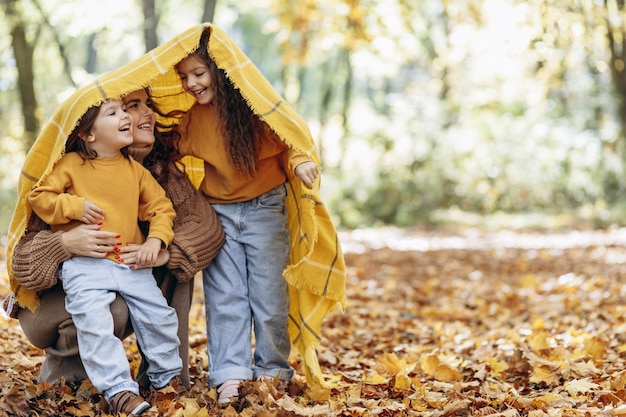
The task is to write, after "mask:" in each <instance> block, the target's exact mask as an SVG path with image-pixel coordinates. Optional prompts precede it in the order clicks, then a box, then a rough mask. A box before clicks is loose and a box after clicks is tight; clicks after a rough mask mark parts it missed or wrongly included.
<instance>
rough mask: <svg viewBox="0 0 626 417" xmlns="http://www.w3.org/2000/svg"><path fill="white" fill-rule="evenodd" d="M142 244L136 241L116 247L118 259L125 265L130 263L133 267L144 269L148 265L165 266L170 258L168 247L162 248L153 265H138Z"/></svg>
mask: <svg viewBox="0 0 626 417" xmlns="http://www.w3.org/2000/svg"><path fill="white" fill-rule="evenodd" d="M140 248H141V245H138V244H136V243H127V244H126V246H120V247H118V248H116V249H115V253H117V257H116V258H115V259H117V260H118V261H119V262H121V263H123V264H124V265H130V267H131V269H142V268H147V267H157V266H163V265H165V264H166V263H167V262H168V261H169V260H170V253H169V252H168V250H167V249H161V250H160V251H159V254H158V256H157V258H156V261H155V262H154V263H153V264H152V265H138V263H139V258H138V254H139V249H140Z"/></svg>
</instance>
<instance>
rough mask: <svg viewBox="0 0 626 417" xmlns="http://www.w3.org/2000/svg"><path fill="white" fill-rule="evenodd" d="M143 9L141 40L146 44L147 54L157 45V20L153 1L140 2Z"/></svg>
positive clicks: (144, 0) (143, 0)
mask: <svg viewBox="0 0 626 417" xmlns="http://www.w3.org/2000/svg"><path fill="white" fill-rule="evenodd" d="M141 6H142V8H143V38H144V42H145V44H146V52H149V51H151V50H153V49H154V48H156V47H157V46H158V45H159V38H158V36H157V25H158V23H159V18H158V16H157V13H156V7H155V4H154V0H142V2H141Z"/></svg>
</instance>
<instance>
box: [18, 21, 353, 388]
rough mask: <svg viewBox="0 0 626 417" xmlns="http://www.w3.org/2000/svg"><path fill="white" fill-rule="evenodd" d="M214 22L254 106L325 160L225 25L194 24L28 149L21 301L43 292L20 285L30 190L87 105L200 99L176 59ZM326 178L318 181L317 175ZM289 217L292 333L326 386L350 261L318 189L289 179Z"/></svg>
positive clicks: (215, 48) (222, 62) (166, 105)
mask: <svg viewBox="0 0 626 417" xmlns="http://www.w3.org/2000/svg"><path fill="white" fill-rule="evenodd" d="M207 27H208V28H210V30H211V37H210V42H209V53H210V55H211V56H212V57H213V58H214V59H215V61H216V63H217V64H218V66H219V67H220V68H222V69H224V70H225V71H226V73H227V74H228V76H229V78H230V79H231V80H232V81H233V82H234V84H235V85H236V86H237V87H238V88H239V89H240V90H241V92H242V94H243V96H244V98H245V99H246V100H247V101H248V104H249V105H250V107H251V108H252V109H253V110H254V112H255V113H256V114H258V115H260V116H261V117H262V118H263V119H264V120H265V121H266V122H267V123H268V124H269V125H270V127H271V128H272V129H273V130H274V131H275V132H276V133H277V134H278V135H279V136H280V137H281V139H282V140H284V141H285V143H287V144H288V145H289V146H291V147H293V148H295V149H297V150H300V151H302V152H308V153H309V155H311V157H312V158H313V159H314V160H315V161H316V162H318V164H319V157H318V154H317V152H316V150H315V146H314V141H313V138H312V136H311V133H310V131H309V129H308V127H307V125H306V123H305V122H304V121H303V120H302V119H301V118H300V117H299V116H298V114H297V113H296V112H295V111H294V110H293V109H292V108H291V107H290V106H289V105H287V104H286V103H285V102H284V100H283V99H282V98H281V97H280V96H279V95H278V93H277V92H276V91H275V90H274V89H273V88H272V86H271V85H270V83H269V82H268V81H267V79H266V78H265V77H264V76H263V75H262V74H261V72H260V71H259V70H258V69H257V67H256V66H255V65H254V64H253V63H252V62H251V61H250V60H249V58H248V57H247V56H246V55H245V54H244V53H243V52H242V51H241V50H240V49H239V47H238V46H237V45H236V44H235V43H234V42H233V41H232V40H231V39H230V38H229V37H228V35H227V34H226V33H225V32H224V31H223V30H221V29H219V28H217V27H215V26H212V25H210V24H204V25H199V26H196V27H192V28H190V29H188V30H186V31H185V32H183V33H181V34H180V35H178V36H176V37H174V38H173V39H171V40H170V41H168V42H167V43H165V44H163V45H161V46H159V47H157V48H155V49H154V50H152V51H150V52H148V53H147V54H145V55H144V56H142V57H141V58H139V59H137V60H136V61H134V62H132V63H130V64H128V65H126V66H124V67H122V68H120V69H117V70H115V71H112V72H110V73H107V74H105V75H103V76H101V77H99V78H98V79H97V80H96V81H94V82H92V83H90V84H88V85H86V86H84V87H83V88H81V89H79V90H78V91H76V92H75V93H74V94H73V95H72V96H71V97H69V98H68V99H67V100H65V101H64V102H63V103H62V104H61V105H60V106H59V107H58V109H57V110H56V112H55V113H54V115H53V116H52V117H51V119H50V120H49V121H48V122H47V123H46V124H45V126H44V127H43V129H42V131H41V133H40V135H39V136H38V137H37V140H36V141H35V143H34V145H33V146H32V148H31V149H30V151H29V153H28V155H27V156H26V161H25V163H24V166H23V169H22V172H21V175H20V178H19V183H18V201H17V205H16V207H15V211H14V213H13V217H12V219H11V224H10V229H9V235H8V241H7V269H8V273H9V279H10V284H11V288H12V290H13V292H14V294H15V300H16V302H17V303H18V304H19V305H20V306H22V307H26V308H29V309H31V310H35V309H37V307H38V301H39V300H38V297H37V294H35V293H33V292H32V291H29V290H27V289H26V288H23V287H20V286H19V285H18V283H17V282H16V280H15V278H14V276H13V271H12V268H11V264H12V258H13V253H14V249H15V245H16V244H17V242H18V241H19V239H20V238H21V237H22V236H23V234H24V232H25V227H26V223H27V220H28V217H29V216H30V214H31V208H30V206H29V205H28V201H27V198H26V197H27V194H28V192H29V191H30V190H31V188H32V187H33V186H34V185H36V184H37V183H38V181H39V180H40V179H41V178H42V177H43V176H45V175H47V173H49V172H50V170H51V169H52V167H53V165H54V164H55V162H56V161H57V160H58V159H59V158H60V157H61V156H62V154H63V151H64V144H65V140H66V138H67V137H68V135H69V134H70V132H71V131H72V129H73V128H74V126H76V124H77V122H78V120H79V119H80V117H81V116H82V115H83V113H84V112H85V110H87V109H88V108H89V107H91V106H93V105H97V104H100V103H101V102H103V101H104V100H105V99H107V98H111V99H116V98H120V97H123V96H124V95H125V94H128V93H129V92H132V91H135V90H137V89H140V88H143V87H150V88H151V91H152V94H153V100H154V101H155V102H156V103H157V105H158V106H159V107H160V108H161V109H162V110H164V112H166V113H167V112H169V111H172V110H182V111H186V110H187V109H189V107H190V106H191V105H192V104H193V102H194V99H193V98H192V97H191V96H190V95H189V94H187V93H185V92H184V91H183V90H182V87H181V82H180V79H179V77H178V75H177V73H176V71H175V70H174V65H175V64H176V63H177V62H179V61H180V60H181V59H182V58H184V57H185V56H186V55H188V54H189V53H190V52H192V51H193V50H195V49H196V48H197V46H198V42H199V39H200V35H201V33H202V31H203V30H204V28H207ZM185 164H186V170H187V173H188V174H189V176H190V178H191V179H192V181H193V182H194V183H195V184H196V185H198V183H199V181H200V180H201V179H202V177H203V172H202V164H201V163H200V161H197V160H194V159H192V158H187V159H186V160H185ZM317 184H319V181H317ZM288 188H289V197H288V202H287V207H288V222H289V227H290V232H291V249H292V250H291V262H290V265H289V266H288V267H287V269H286V270H285V272H284V276H285V277H286V279H287V281H288V283H289V288H290V296H291V299H290V323H289V333H290V336H291V340H292V342H293V344H294V345H295V346H296V347H297V348H298V350H299V352H300V353H301V355H302V357H303V362H304V365H305V366H304V368H305V375H306V377H307V381H308V382H309V383H310V384H320V385H323V386H325V385H326V382H325V381H324V378H323V375H322V372H321V370H320V367H319V364H318V360H317V355H316V352H315V348H316V346H318V345H319V343H320V340H321V336H320V330H321V326H322V321H323V319H324V318H325V317H326V316H327V315H328V314H329V313H330V312H332V311H335V310H337V309H343V308H345V306H346V298H345V265H344V259H343V254H342V251H341V246H340V244H339V240H338V238H337V233H336V231H335V227H334V225H333V223H332V221H331V218H330V216H329V213H328V212H327V210H326V207H325V206H324V205H323V203H322V201H321V199H320V195H319V189H318V188H315V189H313V190H309V189H307V188H305V187H304V186H303V185H302V182H301V181H297V180H296V179H295V178H294V177H293V174H291V176H290V178H289V186H288Z"/></svg>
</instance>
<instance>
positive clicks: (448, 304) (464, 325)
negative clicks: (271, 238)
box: [0, 229, 626, 417]
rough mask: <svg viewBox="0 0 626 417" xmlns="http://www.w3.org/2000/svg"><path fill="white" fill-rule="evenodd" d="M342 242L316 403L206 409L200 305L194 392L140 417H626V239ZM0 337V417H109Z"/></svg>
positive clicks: (255, 396) (308, 399)
mask: <svg viewBox="0 0 626 417" xmlns="http://www.w3.org/2000/svg"><path fill="white" fill-rule="evenodd" d="M341 239H342V241H343V243H344V248H345V251H346V254H345V256H346V262H347V266H348V271H347V272H348V283H347V293H348V299H349V303H350V306H349V308H348V310H347V311H346V312H344V313H337V314H333V315H332V316H330V317H329V318H328V319H327V320H326V322H325V325H324V331H323V342H322V345H321V346H320V348H319V349H318V354H319V359H320V364H321V366H322V369H323V370H324V371H325V373H326V374H327V376H328V380H329V383H330V386H331V388H330V389H329V390H328V391H325V390H319V389H318V390H312V389H310V388H309V387H307V386H306V384H304V383H303V382H302V380H301V379H296V380H294V381H293V382H292V383H291V384H289V386H275V385H274V384H273V383H271V382H267V383H266V382H264V383H262V384H260V383H252V382H250V383H247V384H246V385H245V386H243V387H242V391H241V395H240V400H239V401H237V402H235V403H233V404H232V405H231V406H229V407H227V408H220V407H218V406H217V405H216V404H215V398H216V395H215V391H214V390H209V389H207V387H206V353H205V343H206V335H205V330H204V318H203V306H202V297H201V294H200V293H199V292H197V294H196V303H195V305H194V308H193V311H192V312H191V323H192V324H191V326H192V331H191V333H192V340H191V342H192V353H191V355H192V358H191V359H192V361H191V363H192V364H194V365H195V366H194V367H193V369H192V373H193V377H194V383H195V385H194V388H193V389H192V391H191V392H189V393H188V394H186V395H184V396H183V397H181V398H178V399H175V398H174V397H173V394H171V395H167V394H166V395H161V396H159V397H158V398H157V399H156V400H155V401H154V402H153V404H154V406H153V408H152V409H151V410H150V412H149V415H153V416H154V415H162V416H183V417H186V416H189V417H191V416H209V415H210V416H218V415H220V416H237V415H239V416H259V417H266V416H268V417H269V416H281V417H282V416H432V417H435V416H437V417H439V416H505V417H507V416H532V417H539V416H614V415H624V416H626V405H624V401H625V400H626V369H625V363H626V320H624V318H625V317H626V304H625V303H624V300H625V298H626V286H625V285H624V282H625V280H626V277H625V273H626V230H623V229H611V230H605V231H594V232H582V231H581V232H562V233H538V232H532V233H521V232H482V231H478V230H474V229H465V230H461V231H458V230H457V231H455V232H449V233H446V232H442V231H437V232H426V231H423V230H413V231H407V230H395V229H384V230H375V231H374V230H360V231H354V232H351V233H342V234H341ZM3 270H4V267H3ZM5 278H6V277H5ZM3 285H4V284H3ZM198 288H199V287H198ZM0 292H1V293H0V295H5V294H6V292H7V289H6V285H5V286H4V287H2V286H0ZM0 325H1V328H2V330H1V331H2V339H1V341H0V415H8V416H12V415H15V416H34V415H37V416H106V415H107V413H106V405H105V403H104V401H103V400H102V399H101V397H100V396H99V395H97V394H95V393H94V392H93V390H92V389H91V388H90V386H89V384H88V383H85V384H83V385H82V386H80V387H75V386H71V385H66V384H63V383H59V384H56V385H49V384H37V373H38V368H39V366H40V363H41V360H42V352H41V351H40V350H38V349H35V348H33V347H32V346H30V345H29V344H28V342H27V341H26V339H25V338H24V336H23V335H22V333H21V331H20V328H19V326H18V324H17V322H16V321H14V320H10V319H6V318H0ZM126 344H127V347H128V349H127V351H128V354H129V360H130V362H131V365H133V366H136V363H137V360H138V359H137V353H136V349H135V348H134V346H133V341H132V340H130V339H129V340H127V341H126ZM293 366H294V367H295V368H296V369H297V370H298V369H299V360H298V356H297V355H294V356H293ZM300 375H301V373H300Z"/></svg>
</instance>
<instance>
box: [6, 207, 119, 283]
mask: <svg viewBox="0 0 626 417" xmlns="http://www.w3.org/2000/svg"><path fill="white" fill-rule="evenodd" d="M100 227H101V226H100V225H86V224H83V225H80V226H77V227H75V228H74V229H72V230H70V231H67V232H60V231H59V232H52V231H51V230H50V226H48V225H47V224H46V223H45V222H44V221H43V220H41V218H39V216H37V215H36V214H35V213H32V214H31V216H30V219H29V220H28V225H27V226H26V233H25V234H24V236H22V238H21V239H20V241H19V242H18V243H17V245H16V246H15V253H14V255H13V273H14V275H15V279H16V280H17V282H18V283H19V284H20V285H22V286H24V287H25V288H28V289H29V290H32V291H43V290H47V289H49V288H52V287H53V286H54V285H55V284H56V283H57V271H58V269H59V265H60V264H61V263H62V262H64V261H67V260H68V259H70V258H71V257H72V256H90V257H93V258H104V257H105V256H106V254H107V253H108V252H110V251H112V250H113V248H114V247H116V246H117V243H118V242H117V237H116V236H117V235H116V233H113V232H103V231H100Z"/></svg>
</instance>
